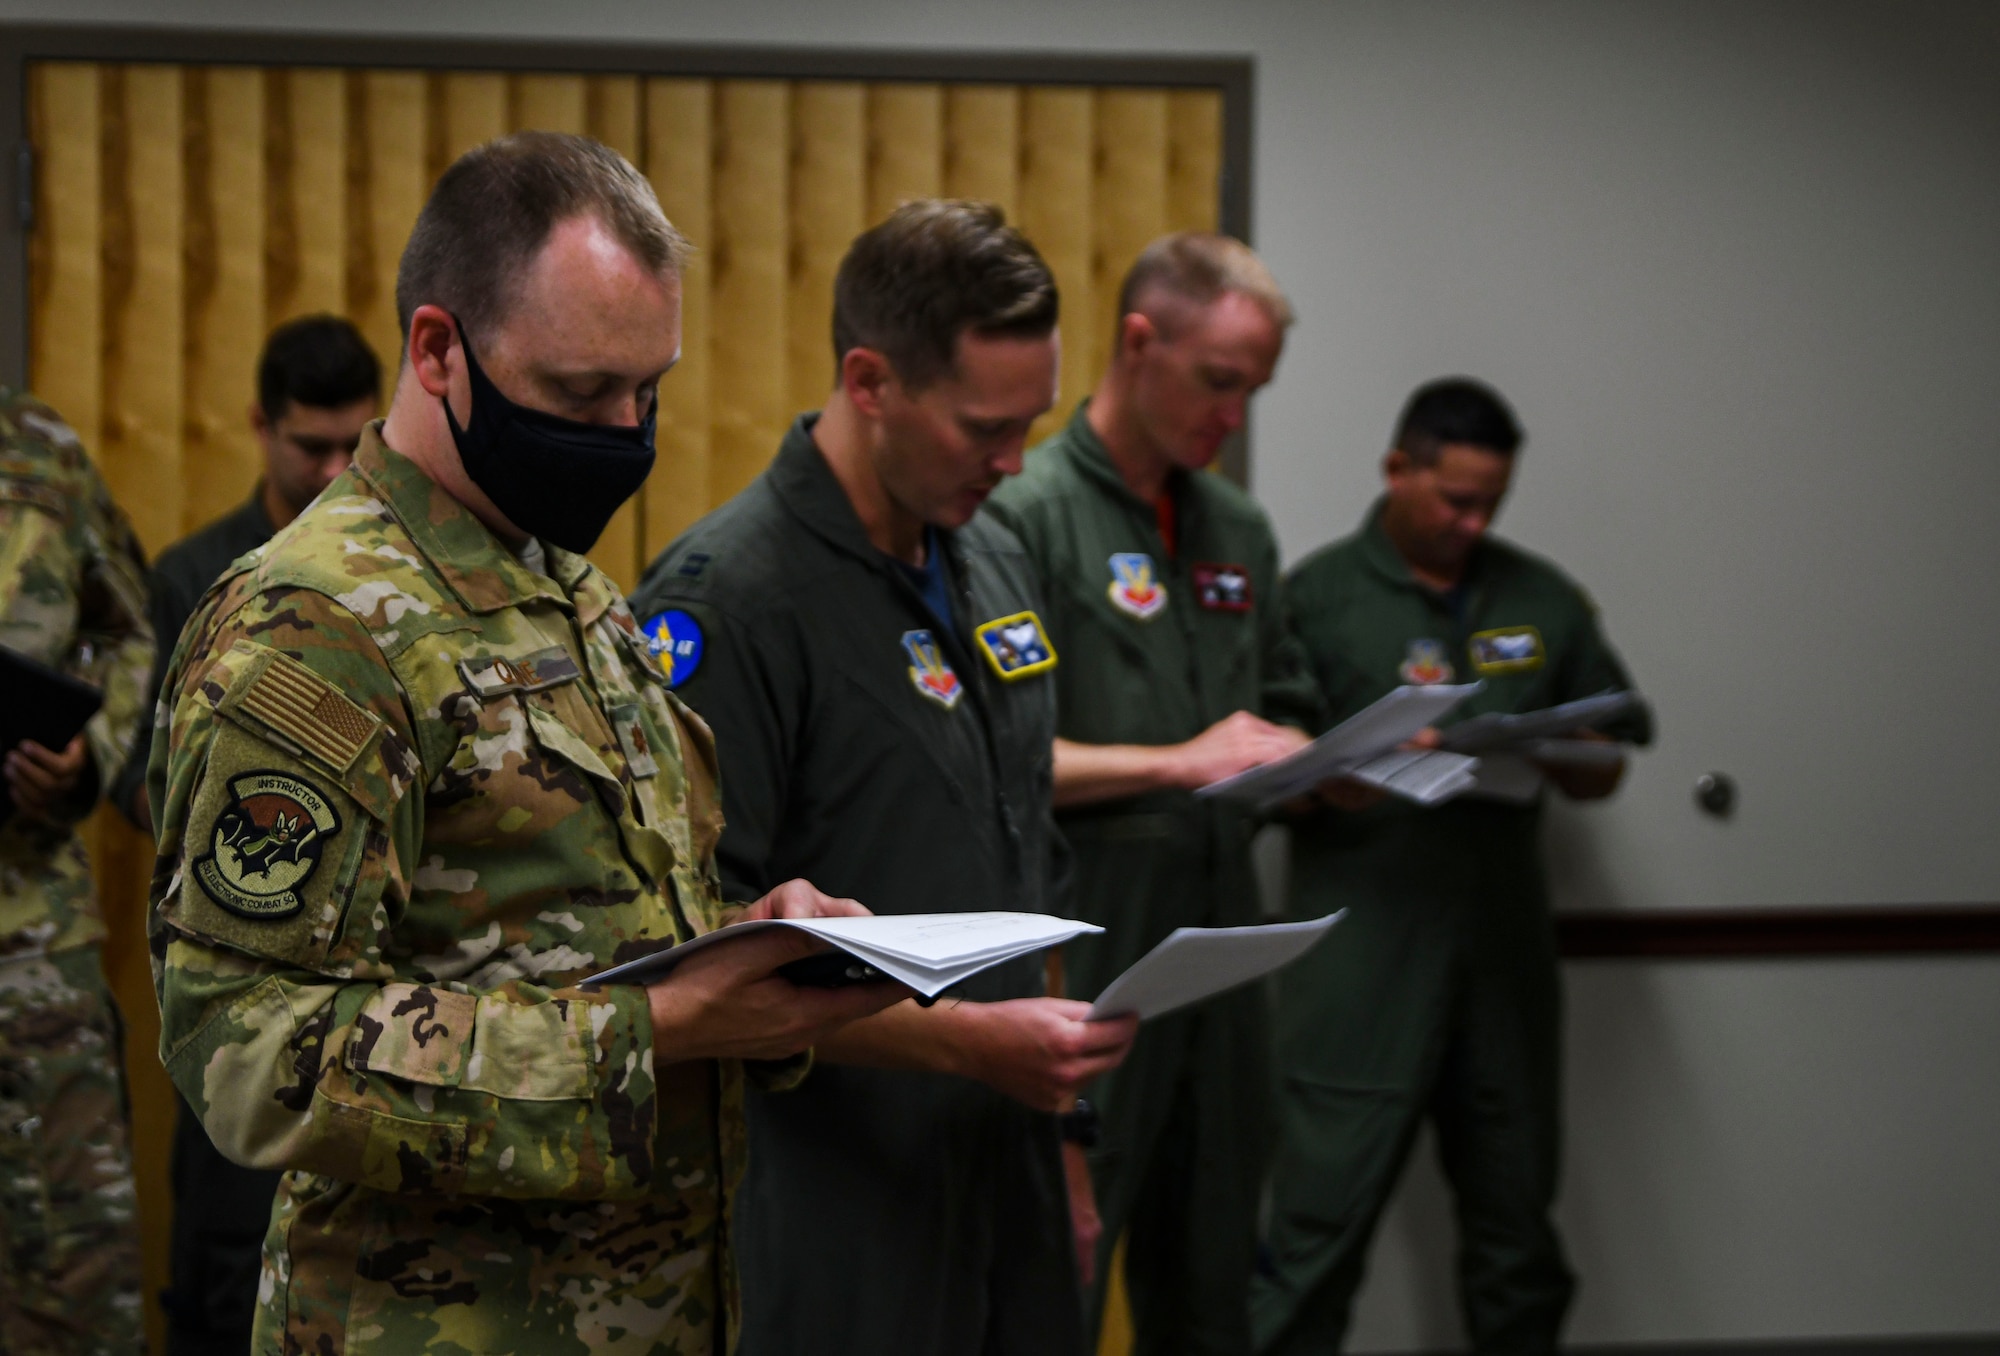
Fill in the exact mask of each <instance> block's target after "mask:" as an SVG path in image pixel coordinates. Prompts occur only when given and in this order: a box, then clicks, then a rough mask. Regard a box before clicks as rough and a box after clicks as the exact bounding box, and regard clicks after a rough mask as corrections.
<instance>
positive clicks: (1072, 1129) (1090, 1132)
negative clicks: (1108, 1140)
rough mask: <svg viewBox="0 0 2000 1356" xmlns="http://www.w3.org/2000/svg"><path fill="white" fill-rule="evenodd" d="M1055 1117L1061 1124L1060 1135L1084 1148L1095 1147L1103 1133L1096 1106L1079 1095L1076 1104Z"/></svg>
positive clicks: (1067, 1141) (1066, 1140)
mask: <svg viewBox="0 0 2000 1356" xmlns="http://www.w3.org/2000/svg"><path fill="white" fill-rule="evenodd" d="M1056 1119H1057V1120H1058V1121H1059V1122H1061V1124H1062V1137H1063V1140H1064V1141H1065V1142H1066V1143H1069V1144H1080V1145H1082V1146H1083V1147H1084V1148H1086V1149H1095V1148H1096V1147H1097V1141H1098V1140H1099V1139H1100V1138H1101V1137H1102V1135H1103V1124H1102V1122H1101V1121H1099V1119H1098V1116H1097V1108H1096V1107H1094V1106H1092V1105H1091V1104H1090V1103H1089V1102H1086V1101H1084V1100H1083V1098H1081V1097H1079V1098H1077V1099H1076V1105H1075V1106H1074V1107H1073V1108H1071V1109H1070V1110H1068V1111H1065V1112H1063V1113H1062V1114H1061V1115H1060V1116H1058V1117H1056Z"/></svg>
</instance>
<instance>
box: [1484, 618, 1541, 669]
mask: <svg viewBox="0 0 2000 1356" xmlns="http://www.w3.org/2000/svg"><path fill="white" fill-rule="evenodd" d="M1466 649H1467V650H1469V651H1470V652H1471V654H1472V668H1473V671H1474V672H1475V673H1479V674H1492V673H1529V672H1532V671H1534V670H1535V669H1538V668H1540V667H1541V666H1542V633H1541V632H1540V631H1537V630H1536V629H1535V628H1534V627H1532V626H1502V627H1500V628H1498V629H1497V630H1492V631H1480V632H1478V633H1477V634H1475V635H1474V636H1473V637H1472V639H1471V640H1469V641H1467V642H1466Z"/></svg>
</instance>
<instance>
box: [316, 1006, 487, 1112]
mask: <svg viewBox="0 0 2000 1356" xmlns="http://www.w3.org/2000/svg"><path fill="white" fill-rule="evenodd" d="M477 1013H478V1000H477V999H475V998H474V997H473V996H472V995H471V994H464V993H454V992H452V991H451V990H450V989H439V988H433V987H432V986H431V985H429V984H384V985H383V986H382V987H381V988H380V989H378V990H377V991H376V992H375V993H374V994H372V995H370V996H369V999H368V1001H367V1002H366V1003H365V1004H363V1005H362V1008H361V1012H360V1013H359V1015H357V1016H356V1017H355V1019H354V1035H353V1037H352V1038H351V1039H349V1041H348V1043H347V1065H348V1067H349V1068H351V1069H356V1070H359V1071H360V1072H363V1073H382V1074H388V1075H390V1076H391V1077H394V1078H400V1079H402V1080H404V1081H405V1082H409V1083H428V1084H429V1085H431V1086H432V1087H437V1088H455V1087H458V1086H459V1085H460V1084H461V1082H462V1081H463V1080H464V1076H465V1069H466V1065H467V1063H468V1062H469V1061H468V1059H467V1054H468V1052H469V1051H470V1050H471V1049H472V1033H473V1028H474V1024H475V1022H476V1020H477Z"/></svg>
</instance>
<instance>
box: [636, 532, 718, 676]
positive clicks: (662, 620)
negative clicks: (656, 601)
mask: <svg viewBox="0 0 2000 1356" xmlns="http://www.w3.org/2000/svg"><path fill="white" fill-rule="evenodd" d="M690 559H692V557H690ZM703 559H704V560H706V559H707V558H706V557H703ZM639 630H640V631H641V632H642V633H643V634H644V635H645V637H646V650H647V652H648V653H649V654H651V655H652V656H653V662H654V663H656V664H658V665H659V666H660V672H661V673H664V674H665V675H666V676H667V686H668V687H679V686H680V685H681V684H682V683H685V682H686V681H687V680H688V679H690V678H692V677H694V671H695V670H696V669H697V668H700V667H701V645H702V640H701V623H700V622H698V621H696V620H695V619H694V618H693V617H692V616H690V615H689V614H688V613H686V612H683V611H681V610H680V609H679V608H677V607H675V608H669V609H668V610H667V611H665V612H662V613H661V614H660V615H659V616H657V617H655V618H653V619H652V620H651V621H649V622H647V623H646V624H645V625H644V626H641V627H640V628H639Z"/></svg>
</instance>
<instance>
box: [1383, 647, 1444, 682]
mask: <svg viewBox="0 0 2000 1356" xmlns="http://www.w3.org/2000/svg"><path fill="white" fill-rule="evenodd" d="M1396 672H1397V674H1398V675H1399V676H1400V677H1401V678H1402V680H1403V681H1404V682H1406V683H1410V684H1412V685H1414V686H1416V687H1429V686H1431V685H1432V684H1434V683H1448V682H1450V681H1451V680H1452V678H1453V676H1454V673H1453V670H1452V667H1451V657H1450V656H1449V655H1448V654H1447V653H1446V652H1445V648H1444V642H1443V641H1441V640H1413V641H1411V642H1410V648H1409V650H1408V652H1407V653H1406V654H1405V656H1404V658H1403V664H1402V667H1401V668H1399V669H1397V670H1396Z"/></svg>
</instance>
